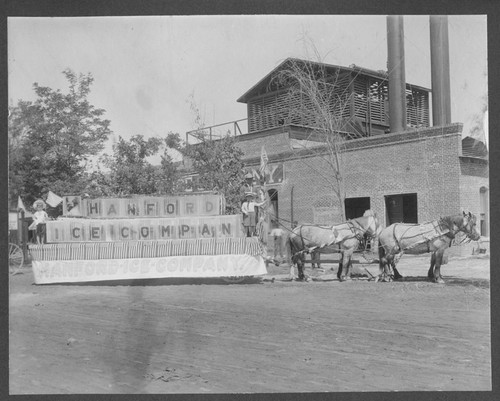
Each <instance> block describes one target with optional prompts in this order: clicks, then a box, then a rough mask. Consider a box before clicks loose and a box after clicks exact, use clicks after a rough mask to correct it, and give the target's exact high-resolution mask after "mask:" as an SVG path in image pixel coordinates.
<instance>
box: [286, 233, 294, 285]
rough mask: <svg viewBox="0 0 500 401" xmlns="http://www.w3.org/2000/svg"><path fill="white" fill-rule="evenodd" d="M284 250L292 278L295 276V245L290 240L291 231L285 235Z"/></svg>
mask: <svg viewBox="0 0 500 401" xmlns="http://www.w3.org/2000/svg"><path fill="white" fill-rule="evenodd" d="M285 252H286V258H287V263H288V264H289V265H290V277H291V278H292V279H293V278H294V277H295V263H296V258H295V254H296V247H295V245H294V243H293V240H292V233H289V234H288V235H287V237H286V241H285Z"/></svg>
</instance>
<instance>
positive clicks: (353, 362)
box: [9, 256, 491, 394]
mask: <svg viewBox="0 0 500 401" xmlns="http://www.w3.org/2000/svg"><path fill="white" fill-rule="evenodd" d="M489 262H490V261H489V259H488V258H487V257H484V256H483V257H476V258H473V257H470V258H457V259H453V258H450V261H449V264H447V265H445V266H443V269H442V272H443V277H444V278H445V280H446V281H447V284H445V285H439V284H433V283H430V282H427V281H426V280H425V279H424V277H425V276H426V273H427V268H428V258H427V257H426V258H422V257H410V256H408V257H406V256H405V257H403V259H402V260H401V261H400V264H399V265H398V268H399V271H400V272H401V273H402V274H403V275H404V276H405V279H404V280H403V281H400V282H392V283H380V282H379V283H375V282H373V281H368V280H367V279H366V278H362V279H359V280H353V281H348V282H339V281H338V280H337V279H336V275H335V274H334V271H332V270H330V269H329V267H330V266H328V265H327V266H324V267H326V268H325V270H324V271H322V272H321V271H320V272H318V271H311V269H307V273H309V274H311V277H312V278H313V280H311V281H310V282H307V283H304V282H295V281H293V282H292V281H288V280H287V268H286V267H284V266H283V267H275V266H270V267H269V269H268V271H269V274H268V275H267V276H265V277H264V278H263V279H253V280H249V281H247V282H245V283H242V284H226V283H224V282H223V281H221V280H216V279H212V280H193V279H190V280H185V279H182V280H181V279H177V280H164V281H161V282H158V281H157V282H153V281H151V282H136V283H125V285H124V283H115V284H114V285H110V284H109V283H108V284H102V285H95V283H94V284H92V285H46V286H36V285H34V284H33V275H32V273H31V270H30V269H29V268H28V269H23V271H22V272H23V274H18V275H15V276H12V277H11V278H10V296H9V299H10V306H9V312H10V328H9V329H10V330H9V332H10V335H9V341H10V345H9V347H10V349H9V351H10V369H9V377H10V394H78V393H86V394H90V393H269V392H271V393H272V392H324V391H327V392H339V391H355V392H356V391H427V390H449V391H454V390H459V391H460V390H474V391H477V390H490V389H491V374H490V366H491V363H490V352H491V347H490V311H489V302H490V300H489V297H490V289H489ZM366 267H368V268H369V270H370V271H372V272H373V273H376V272H377V268H376V266H374V265H369V266H366Z"/></svg>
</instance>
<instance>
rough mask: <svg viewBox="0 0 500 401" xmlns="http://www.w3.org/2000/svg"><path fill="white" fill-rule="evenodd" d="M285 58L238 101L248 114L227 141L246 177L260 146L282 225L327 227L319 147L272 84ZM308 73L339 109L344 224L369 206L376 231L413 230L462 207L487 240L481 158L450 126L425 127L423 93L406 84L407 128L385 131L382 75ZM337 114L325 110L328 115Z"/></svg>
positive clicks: (331, 208)
mask: <svg viewBox="0 0 500 401" xmlns="http://www.w3.org/2000/svg"><path fill="white" fill-rule="evenodd" d="M289 61H290V60H285V61H284V62H283V63H282V64H280V65H279V66H278V67H276V68H275V69H274V70H273V71H271V73H269V74H268V75H267V76H266V77H264V78H263V79H262V80H260V81H259V82H258V83H257V84H256V85H255V86H254V87H252V88H251V89H250V90H249V91H247V92H246V93H245V94H244V95H243V96H241V97H240V98H239V99H238V101H239V102H243V103H246V104H247V111H248V116H247V117H248V133H245V134H242V135H237V136H236V138H237V141H238V146H239V147H240V148H241V149H242V150H243V152H244V155H245V156H244V162H245V165H246V167H247V169H249V170H250V171H253V172H254V174H255V175H258V170H259V166H260V154H261V148H262V147H263V146H264V148H265V150H266V153H267V156H268V159H269V162H268V166H269V170H270V176H269V178H268V182H267V189H268V192H269V195H270V198H271V200H272V203H273V206H274V213H275V214H276V216H277V217H278V218H279V219H280V222H281V223H282V224H284V225H286V226H290V225H291V223H292V221H297V222H299V223H314V224H333V223H337V222H340V220H341V217H340V216H342V214H341V209H340V207H341V205H340V204H339V201H338V198H337V197H336V196H334V192H333V190H332V189H331V188H332V187H331V182H332V180H331V177H329V176H328V175H329V174H332V173H333V170H332V169H331V168H330V167H328V147H326V146H325V145H324V143H322V142H321V141H320V140H316V141H315V140H314V138H313V136H314V135H312V133H313V132H314V121H311V120H307V118H306V119H304V117H302V118H299V117H297V115H294V114H293V113H291V112H290V110H293V105H290V104H289V102H290V101H291V100H290V99H291V97H290V96H287V88H286V86H280V85H278V84H276V82H275V81H273V77H275V76H276V74H277V73H279V71H280V70H281V69H283V68H286V64H287V63H288V62H289ZM318 66H320V67H321V68H324V71H326V75H327V76H335V77H336V81H335V82H336V83H337V82H340V84H339V85H337V86H338V89H337V90H340V91H341V92H342V94H343V95H344V97H343V102H344V103H343V104H344V105H347V107H342V113H343V114H342V113H341V116H340V118H341V119H343V121H345V123H343V124H341V126H342V129H341V130H342V133H343V135H344V138H345V139H346V141H345V142H344V145H343V150H342V152H341V155H342V156H341V160H342V162H341V166H342V171H343V178H344V183H345V187H344V191H345V204H344V207H345V216H346V218H348V219H350V218H354V217H358V216H361V215H362V214H363V212H364V211H365V210H366V209H372V210H373V211H375V212H376V213H377V215H378V216H379V217H381V220H382V221H383V222H384V224H385V225H389V224H391V223H394V222H406V223H422V222H425V221H429V220H433V219H435V218H438V217H439V216H444V215H452V214H457V213H461V211H462V210H463V211H470V212H472V213H473V214H475V215H476V216H478V218H480V220H481V222H480V226H481V232H482V234H483V235H489V229H488V217H489V216H488V209H489V204H488V185H489V184H488V160H487V154H485V153H484V152H480V151H479V152H478V151H477V149H476V151H474V146H471V145H470V143H469V145H468V146H466V147H464V148H463V146H462V145H463V144H462V142H463V141H462V124H460V123H453V124H447V125H444V126H434V127H430V126H429V93H430V90H429V89H426V88H422V87H418V86H415V85H410V84H406V121H407V129H406V130H404V131H402V132H392V133H389V123H390V121H389V116H388V114H387V113H388V101H389V99H388V95H387V92H388V90H387V74H386V73H384V72H380V71H372V70H368V69H364V68H361V67H357V66H351V67H339V66H332V65H318ZM339 77H340V79H339ZM292 100H293V99H292ZM287 103H288V104H287ZM339 109H340V108H338V107H337V106H336V105H335V104H333V105H332V107H331V112H332V113H335V112H336V110H337V111H338V110H339ZM476 148H477V146H476ZM463 149H464V150H468V151H465V152H464V151H463Z"/></svg>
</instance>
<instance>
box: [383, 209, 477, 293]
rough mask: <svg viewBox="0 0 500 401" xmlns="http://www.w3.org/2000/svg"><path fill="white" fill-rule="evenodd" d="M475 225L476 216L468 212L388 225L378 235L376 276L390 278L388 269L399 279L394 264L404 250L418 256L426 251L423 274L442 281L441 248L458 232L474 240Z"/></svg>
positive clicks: (388, 279) (435, 280)
mask: <svg viewBox="0 0 500 401" xmlns="http://www.w3.org/2000/svg"><path fill="white" fill-rule="evenodd" d="M475 226H476V217H475V216H474V215H473V214H471V213H470V212H469V213H468V214H466V213H465V212H464V213H463V215H457V216H447V217H442V218H440V219H439V220H434V221H431V222H428V223H424V224H403V223H395V224H391V225H390V226H388V227H386V228H384V229H383V230H382V232H381V233H380V236H379V268H380V275H379V278H380V279H381V280H382V281H390V280H391V272H390V270H391V268H392V270H393V272H394V279H398V278H401V277H402V276H401V275H400V274H399V272H398V270H397V269H396V264H397V262H398V261H399V259H400V258H401V256H402V255H403V254H404V253H409V254H414V255H420V254H423V253H429V252H430V253H431V266H430V268H429V271H428V272H427V277H428V278H429V279H430V280H432V281H434V282H436V283H444V281H443V278H442V277H441V264H442V261H443V254H444V251H445V250H446V249H447V248H449V247H450V245H451V242H452V241H453V239H454V238H455V236H456V235H457V234H458V233H459V232H462V233H464V234H465V235H466V236H467V238H469V239H470V240H472V241H477V240H478V239H479V238H480V235H479V234H478V232H477V230H476V227H475Z"/></svg>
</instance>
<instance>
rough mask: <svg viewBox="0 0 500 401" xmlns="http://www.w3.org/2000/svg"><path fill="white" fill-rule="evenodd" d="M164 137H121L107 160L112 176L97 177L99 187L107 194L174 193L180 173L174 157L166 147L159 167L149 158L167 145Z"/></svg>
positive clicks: (102, 175)
mask: <svg viewBox="0 0 500 401" xmlns="http://www.w3.org/2000/svg"><path fill="white" fill-rule="evenodd" d="M164 144H165V143H164V140H163V139H161V138H148V139H147V140H146V139H144V137H143V136H142V135H135V136H133V137H132V138H131V139H130V140H129V141H126V140H125V139H123V138H122V137H119V139H118V143H117V144H116V145H114V146H113V156H112V157H110V156H106V157H104V158H103V159H104V163H105V165H106V166H107V167H108V168H109V169H110V172H109V174H107V175H104V174H97V173H96V174H94V180H95V182H96V186H98V187H100V188H103V190H102V192H103V194H104V193H105V192H107V193H106V194H107V195H117V196H124V195H132V194H143V195H151V194H172V193H174V192H176V190H177V189H178V181H179V174H178V172H177V166H176V165H175V163H174V162H173V160H172V157H171V156H170V155H169V154H168V152H167V147H165V148H164V153H163V155H161V163H160V166H156V165H153V164H152V163H151V162H149V161H148V158H150V157H152V156H156V155H157V154H158V153H159V152H160V151H161V149H162V148H163V145H164Z"/></svg>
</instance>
